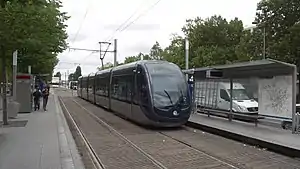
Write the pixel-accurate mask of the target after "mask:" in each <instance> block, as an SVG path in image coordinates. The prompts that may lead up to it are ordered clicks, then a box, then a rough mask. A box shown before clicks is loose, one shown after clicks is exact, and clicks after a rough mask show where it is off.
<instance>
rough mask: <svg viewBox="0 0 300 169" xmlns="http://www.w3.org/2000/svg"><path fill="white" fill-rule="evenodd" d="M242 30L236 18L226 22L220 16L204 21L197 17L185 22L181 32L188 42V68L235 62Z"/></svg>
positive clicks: (241, 25)
mask: <svg viewBox="0 0 300 169" xmlns="http://www.w3.org/2000/svg"><path fill="white" fill-rule="evenodd" d="M243 29H244V28H243V23H242V21H241V20H239V19H238V18H235V19H234V20H231V21H227V20H226V19H225V18H222V17H221V16H212V17H210V18H207V19H205V20H204V19H201V18H199V17H197V18H195V19H193V20H191V19H189V20H187V23H186V25H185V26H184V27H183V28H182V31H183V32H184V34H185V35H186V36H187V37H188V39H189V42H190V49H191V50H190V56H191V57H190V60H189V61H190V63H191V64H190V66H191V67H203V66H208V65H214V64H225V63H227V62H228V61H229V62H233V61H235V60H237V59H238V56H237V55H236V54H235V49H236V47H237V45H238V44H239V42H240V39H241V37H242V35H243ZM183 57H184V55H183Z"/></svg>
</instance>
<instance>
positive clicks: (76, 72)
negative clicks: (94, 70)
mask: <svg viewBox="0 0 300 169" xmlns="http://www.w3.org/2000/svg"><path fill="white" fill-rule="evenodd" d="M80 76H81V67H80V66H77V67H76V70H75V72H74V79H75V80H78V78H79V77H80Z"/></svg>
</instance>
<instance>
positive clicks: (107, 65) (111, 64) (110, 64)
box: [97, 62, 118, 71]
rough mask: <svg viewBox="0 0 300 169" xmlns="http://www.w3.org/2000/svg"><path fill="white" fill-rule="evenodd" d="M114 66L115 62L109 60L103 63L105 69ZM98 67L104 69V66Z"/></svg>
mask: <svg viewBox="0 0 300 169" xmlns="http://www.w3.org/2000/svg"><path fill="white" fill-rule="evenodd" d="M117 64H118V63H117ZM112 67H114V64H113V63H111V62H107V63H105V64H104V65H103V69H108V68H112ZM97 69H98V71H100V70H102V67H98V68H97Z"/></svg>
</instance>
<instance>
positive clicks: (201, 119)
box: [188, 113, 300, 158]
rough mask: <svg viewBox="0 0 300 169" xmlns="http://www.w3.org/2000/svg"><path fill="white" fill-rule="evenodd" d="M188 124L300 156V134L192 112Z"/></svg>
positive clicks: (286, 153)
mask: <svg viewBox="0 0 300 169" xmlns="http://www.w3.org/2000/svg"><path fill="white" fill-rule="evenodd" d="M188 125H191V126H193V127H197V128H200V129H202V130H205V131H209V132H211V133H214V134H218V135H221V136H224V137H227V138H230V139H235V140H238V141H242V142H244V143H248V144H253V145H260V146H262V147H265V148H267V149H269V150H272V151H275V152H279V153H282V154H285V155H288V156H293V157H298V158H299V157H300V141H299V140H300V135H299V134H292V132H291V131H289V130H283V129H279V128H275V127H271V126H265V125H258V126H257V127H255V126H254V125H253V124H252V123H246V122H240V121H235V120H234V121H231V122H230V121H228V119H224V118H219V117H207V116H205V115H202V114H198V113H195V114H192V115H191V117H190V119H189V122H188Z"/></svg>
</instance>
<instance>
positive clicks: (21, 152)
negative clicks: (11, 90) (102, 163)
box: [0, 90, 84, 169]
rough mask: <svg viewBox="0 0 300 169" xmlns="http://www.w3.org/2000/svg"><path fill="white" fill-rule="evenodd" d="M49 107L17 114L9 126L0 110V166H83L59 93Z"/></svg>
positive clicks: (43, 168) (63, 168) (75, 168)
mask: <svg viewBox="0 0 300 169" xmlns="http://www.w3.org/2000/svg"><path fill="white" fill-rule="evenodd" d="M50 92H51V90H50ZM47 109H48V110H47V111H43V110H39V111H35V112H32V113H28V114H18V116H17V119H13V120H10V125H9V126H3V125H2V122H1V121H2V113H0V117H1V120H0V122H1V125H0V168H1V169H21V168H22V169H50V168H51V169H84V166H83V163H82V161H81V157H80V155H79V153H78V151H77V148H76V144H75V141H74V139H73V137H72V135H71V132H70V130H69V127H68V125H67V123H66V120H65V117H64V115H63V113H62V111H61V108H60V105H59V103H58V100H57V96H55V95H53V94H51V95H50V96H49V100H48V105H47Z"/></svg>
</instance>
